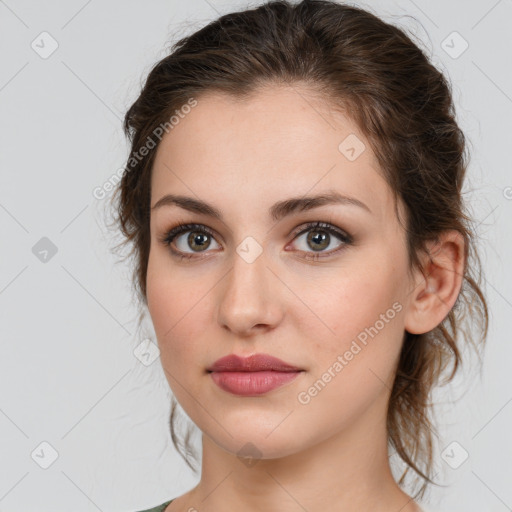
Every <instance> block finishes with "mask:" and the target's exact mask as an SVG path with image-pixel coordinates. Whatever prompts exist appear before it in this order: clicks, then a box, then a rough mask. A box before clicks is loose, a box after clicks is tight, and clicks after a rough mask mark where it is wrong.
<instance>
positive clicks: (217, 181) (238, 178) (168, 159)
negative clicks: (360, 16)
mask: <svg viewBox="0 0 512 512" xmlns="http://www.w3.org/2000/svg"><path fill="white" fill-rule="evenodd" d="M196 99H197V102H198V103H197V106H195V107H194V108H193V109H191V110H190V112H189V113H188V114H187V115H185V116H183V118H182V119H180V121H179V123H178V124H176V125H175V126H174V127H173V129H172V130H170V131H169V133H167V134H166V135H165V136H164V137H163V138H162V141H161V142H160V144H159V147H158V150H157V154H156V158H155V161H154V165H153V171H152V180H151V198H152V199H151V204H152V205H154V204H155V202H156V201H157V200H158V199H159V197H160V196H162V195H164V194H166V193H175V194H186V195H189V196H196V197H198V198H201V199H205V200H209V201H210V202H215V204H218V205H219V206H221V205H224V204H230V205H231V204H232V205H236V204H238V206H240V207H242V208H243V207H244V206H245V207H247V206H248V205H250V204H254V205H261V208H262V209H263V208H264V206H263V204H264V203H268V204H271V203H273V202H275V201H277V200H279V199H282V198H283V197H289V196H297V195H301V194H302V195H306V194H309V193H320V192H323V191H325V190H327V189H329V190H337V191H339V192H340V193H342V194H345V195H350V196H354V197H356V198H358V199H360V200H361V201H363V202H365V203H366V204H368V203H371V204H373V205H374V208H376V209H377V210H381V212H380V213H383V212H384V210H385V209H386V208H388V207H389V204H388V203H389V201H390V199H391V193H390V191H389V190H388V186H387V184H386V182H385V181H384V179H383V178H382V176H381V173H380V171H379V167H378V164H377V162H376V159H375V155H374V153H373V152H372V150H371V148H370V145H369V143H368V142H367V140H366V139H365V137H364V136H363V134H362V133H361V131H360V129H359V127H358V126H357V124H356V123H355V122H354V121H352V120H351V119H350V118H349V117H348V116H346V115H345V114H343V113H342V112H340V111H339V110H338V109H334V108H333V106H332V105H330V104H329V103H327V102H325V101H322V100H321V99H320V98H319V96H318V93H314V92H312V91H311V90H308V89H306V88H299V87H296V86H278V87H266V88H263V89H260V90H258V91H257V92H255V93H253V94H252V95H251V96H250V97H248V98H243V99H241V98H236V97H234V96H232V95H227V94H223V93H219V92H210V93H207V94H203V95H201V96H199V97H197V98H196ZM354 157H355V158H354ZM372 209H373V208H372Z"/></svg>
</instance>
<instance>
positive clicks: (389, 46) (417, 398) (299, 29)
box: [114, 0, 489, 496]
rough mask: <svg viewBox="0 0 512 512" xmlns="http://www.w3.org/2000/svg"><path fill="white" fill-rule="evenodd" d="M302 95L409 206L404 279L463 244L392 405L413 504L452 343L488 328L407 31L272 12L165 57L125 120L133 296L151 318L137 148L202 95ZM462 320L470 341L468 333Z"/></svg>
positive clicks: (424, 65)
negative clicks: (315, 96) (355, 140)
mask: <svg viewBox="0 0 512 512" xmlns="http://www.w3.org/2000/svg"><path fill="white" fill-rule="evenodd" d="M299 83H301V84H305V85H308V86H309V87H310V88H311V90H315V91H317V92H319V93H320V94H321V95H322V97H323V98H324V99H325V101H326V102H329V103H331V104H332V105H334V104H336V105H337V106H339V107H340V108H343V109H344V110H345V112H347V113H348V114H349V115H350V116H351V118H352V119H354V121H355V122H357V124H358V125H359V127H360V128H361V130H362V133H364V135H365V136H366V137H367V139H368V141H369V143H370V145H371V147H372V149H373V151H374V153H375V155H376V157H377V159H378V162H379V164H380V166H381V169H382V172H383V175H384V177H385V179H386V181H387V182H388V184H389V186H390V188H391V189H392V191H393V193H394V195H395V199H397V198H399V199H400V200H401V202H402V203H403V205H404V206H405V209H404V211H405V213H406V215H405V217H406V218H405V221H404V222H402V221H401V222H402V223H403V225H404V229H405V230H406V233H407V242H408V252H409V260H410V268H411V269H412V268H413V267H415V266H416V267H418V268H419V267H420V259H419V255H420V252H421V251H425V250H426V249H425V247H426V245H425V244H426V242H428V241H431V240H436V239H437V237H438V235H439V234H440V233H441V232H443V231H445V230H457V231H458V232H459V233H461V235H462V236H463V238H464V240H465V242H466V245H465V252H466V254H465V256H466V262H465V269H464V274H463V278H464V279H463V285H462V289H461V292H460V294H459V296H458V298H457V301H456V303H455V306H454V307H453V308H452V310H451V311H450V313H449V314H448V315H447V317H446V318H445V319H444V320H443V322H442V323H441V324H440V325H438V326H437V327H436V328H435V329H433V330H432V331H430V332H428V333H426V334H422V335H413V334H410V333H405V342H404V343H403V347H402V352H401V356H400V360H399V364H398V368H397V373H396V379H395V381H394V385H393V389H392V392H391V396H390V402H389V408H388V416H387V427H388V435H389V438H388V440H389V446H390V447H392V448H394V449H395V450H396V452H397V454H398V455H399V456H400V458H401V459H402V461H403V462H404V463H405V465H406V469H405V471H404V472H403V473H402V475H401V478H400V480H399V484H400V485H401V484H402V483H403V482H404V478H405V476H406V474H407V472H408V470H409V469H410V468H412V469H413V470H414V471H415V472H416V474H417V476H418V475H419V476H420V477H422V478H423V479H424V480H423V483H422V486H421V488H420V491H419V493H418V494H417V495H419V496H422V495H423V494H424V491H425V489H426V487H427V485H428V483H434V482H433V480H432V472H433V446H434V445H433V437H432V434H433V433H434V430H433V425H432V422H431V420H430V418H429V407H430V404H429V397H430V393H431V390H432V389H433V387H434V386H435V385H436V384H439V383H440V381H441V377H442V376H443V374H444V373H445V370H446V368H447V367H448V365H449V363H452V365H453V369H452V371H451V373H450V374H449V375H447V378H446V381H445V382H449V381H450V380H452V379H453V377H454V375H455V373H456V371H457V369H458V367H459V365H460V364H461V362H462V360H461V353H460V349H461V346H460V345H459V343H460V342H459V339H460V335H461V332H462V333H463V334H464V336H463V340H462V342H463V343H466V342H467V343H469V344H471V345H472V346H473V347H474V348H476V349H479V348H481V347H483V345H484V341H485V339H486V336H487V330H488V321H489V320H488V311H487V305H486V300H485V298H484V295H483V293H482V290H481V288H480V286H481V285H480V283H481V263H480V258H479V256H478V253H477V251H476V247H475V241H474V238H475V234H474V230H473V229H472V227H471V225H472V223H471V219H470V217H469V216H468V215H467V214H466V213H465V207H464V204H463V200H462V185H463V180H464V176H465V172H466V168H467V149H466V144H465V137H464V135H463V133H462V131H461V130H460V129H459V127H458V125H457V122H456V120H455V109H454V105H453V102H452V96H451V89H450V85H449V84H448V82H447V80H446V78H445V77H444V76H443V74H442V73H441V72H440V71H438V70H437V69H436V68H435V67H434V66H433V65H432V64H431V63H430V61H429V59H428V58H427V56H426V55H425V54H424V52H423V51H422V50H420V48H419V47H418V46H417V45H416V44H415V43H413V41H412V40H411V38H410V37H409V36H407V35H406V34H405V32H404V31H403V30H401V29H399V28H397V27H395V26H393V25H391V24H388V23H386V22H384V21H383V20H381V19H380V18H379V17H377V16H375V15H374V14H372V13H370V12H368V11H366V10H363V9H360V8H356V7H353V6H347V5H342V4H338V3H336V2H333V1H326V0H310V1H306V0H304V1H301V2H299V3H297V4H292V3H290V2H287V1H272V2H268V3H266V4H264V5H261V6H259V7H257V8H254V9H250V10H244V11H241V12H235V13H230V14H226V15H224V16H221V17H220V18H219V19H217V20H215V21H213V22H211V23H209V24H208V25H206V26H205V27H203V28H202V29H200V30H198V31H197V32H195V33H193V34H192V35H190V36H188V37H185V38H183V39H181V40H180V41H178V42H177V43H176V44H174V46H173V47H172V48H171V52H170V54H169V55H168V56H166V57H165V58H163V59H162V60H161V61H159V62H158V63H157V64H156V65H155V66H154V67H153V68H152V70H151V71H150V73H149V75H148V77H147V80H146V82H145V84H144V86H143V89H142V91H141V93H140V95H139V97H138V98H137V100H136V101H135V102H134V103H133V105H132V106H131V107H130V108H129V110H128V112H127V113H126V117H125V120H124V129H125V133H126V135H127V137H128V138H129V140H130V141H131V153H130V157H129V159H128V164H127V166H126V170H125V172H124V174H123V177H122V180H121V182H120V185H119V187H118V189H116V192H115V194H114V200H115V201H117V202H116V215H117V219H116V223H117V224H118V225H119V226H120V229H121V231H122V234H123V236H124V237H125V239H124V241H123V244H128V243H129V244H130V246H131V252H130V256H134V263H135V265H134V275H133V278H134V285H135V287H136V291H137V293H138V296H139V299H140V300H141V301H142V303H144V304H147V301H146V271H147V265H148V255H149V246H150V230H149V219H150V217H149V215H150V214H149V211H150V184H151V169H152V163H153V160H154V156H155V153H156V150H157V147H158V142H157V143H156V145H155V144H153V146H155V147H153V148H152V149H150V150H149V151H146V153H147V154H146V155H145V156H144V157H141V156H140V154H139V150H140V148H142V147H144V146H145V145H146V147H149V145H148V141H149V140H152V141H153V142H154V137H155V136H156V134H158V133H160V132H159V131H158V127H159V126H165V127H166V131H168V129H167V128H169V119H170V118H171V116H172V115H173V113H176V111H177V110H179V109H180V108H181V107H182V106H183V105H186V104H187V102H189V101H190V99H191V98H198V97H199V96H200V94H201V93H203V92H207V91H220V92H224V93H228V94H230V95H233V96H237V97H247V96H248V95H249V94H250V93H251V92H254V91H256V90H257V89H258V88H259V87H260V86H265V85H272V84H289V85H294V84H299ZM160 131H161V130H160ZM157 138H158V136H157ZM135 157H136V158H135ZM397 215H398V210H397ZM470 320H472V321H473V324H472V325H474V326H475V327H478V328H479V332H478V334H474V333H473V334H472V333H471V329H467V330H464V328H463V324H464V323H465V322H469V321H470ZM477 353H478V350H477ZM175 407H176V404H175V403H173V404H172V408H171V417H170V427H171V436H172V440H173V443H174V445H175V447H176V448H177V450H178V451H179V452H180V453H181V455H182V456H183V457H184V459H185V461H186V462H187V463H188V464H189V465H190V462H189V461H188V460H187V457H186V455H183V453H182V452H181V450H180V447H179V445H178V440H177V438H176V435H175V432H174V423H173V420H174V414H175ZM189 435H190V432H188V433H187V438H186V439H185V449H186V451H187V453H188V454H190V453H191V452H190V451H189V446H188V438H189ZM191 467H192V466H191Z"/></svg>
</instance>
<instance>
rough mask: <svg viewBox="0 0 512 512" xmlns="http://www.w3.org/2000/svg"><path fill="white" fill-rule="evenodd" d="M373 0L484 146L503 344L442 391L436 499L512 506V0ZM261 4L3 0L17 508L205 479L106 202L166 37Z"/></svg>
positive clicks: (69, 506) (6, 490) (111, 502)
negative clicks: (182, 448)
mask: <svg viewBox="0 0 512 512" xmlns="http://www.w3.org/2000/svg"><path fill="white" fill-rule="evenodd" d="M258 3H259V2H253V3H252V5H256V4H258ZM357 4H358V5H361V6H363V7H371V8H372V9H373V10H374V12H376V13H377V14H379V15H381V16H382V17H383V18H384V19H385V20H386V21H390V22H393V23H397V24H399V25H401V26H402V27H409V28H410V30H411V31H412V32H413V33H414V34H416V36H417V37H418V38H419V39H421V40H422V41H423V42H424V45H425V47H426V48H427V51H428V53H429V54H430V55H432V58H433V60H434V63H435V64H436V65H437V66H438V67H440V68H441V69H442V70H443V71H444V72H445V73H447V74H448V75H449V78H450V80H451V82H452V84H453V91H454V96H455V100H456V103H457V107H458V116H459V121H460V124H461V126H462V128H463V129H464V130H465V132H466V134H467V136H468V138H469V142H470V150H471V151H472V161H471V165H470V169H469V180H468V182H467V183H466V194H467V198H468V201H469V202H470V204H471V205H472V211H473V213H474V216H475V217H476V219H477V220H478V222H479V225H478V235H479V239H480V247H481V251H482V256H483V262H484V270H485V273H486V284H485V290H486V292H487V296H488V300H489V304H490V309H491V326H490V335H489V343H488V348H487V352H486V357H485V360H484V366H483V372H482V374H481V375H480V374H479V373H478V371H475V370H472V371H470V369H469V368H468V370H467V371H466V372H465V373H463V374H461V375H460V377H458V378H457V379H456V381H455V382H454V383H453V384H452V385H451V386H449V387H448V388H445V389H443V390H440V391H439V392H438V393H437V395H436V399H437V400H438V401H439V402H440V406H439V408H438V411H439V412H438V415H439V420H440V433H441V438H440V439H439V448H438V449H437V450H436V456H437V462H436V467H437V470H438V479H440V480H441V481H442V482H443V483H445V484H446V485H447V487H446V488H438V489H433V490H432V492H431V493H430V494H429V500H430V502H431V503H432V504H433V505H434V506H436V505H437V506H439V507H440V508H442V510H444V511H445V512H448V511H450V512H468V511H479V512H482V511H491V512H504V511H506V510H512V487H511V486H510V482H511V481H512V470H511V464H510V461H511V460H512V446H511V441H510V434H509V432H510V430H511V426H512V404H511V403H510V402H511V401H512V378H511V373H510V369H509V368H510V361H511V360H512V344H511V343H510V336H509V326H508V320H507V318H510V317H511V314H512V277H511V275H510V272H507V271H506V263H507V261H509V260H510V257H511V256H512V240H511V236H510V219H511V214H512V188H511V187H512V175H511V173H510V156H509V151H510V142H511V137H510V136H511V134H512V129H511V128H512V122H511V118H512V72H511V65H512V59H511V48H512V37H511V35H510V34H511V33H510V23H511V21H512V2H511V1H510V0H500V1H496V0H485V1H477V0H472V1H470V2H464V1H462V0H459V1H452V2H446V1H444V0H443V1H441V0H436V1H429V2H427V1H425V0H415V1H411V0H401V1H391V0H381V1H378V2H372V3H371V5H370V3H361V2H358V3H357ZM247 5H248V4H247V3H246V2H242V1H231V2H227V1H224V2H221V1H214V0H208V1H207V0H189V1H188V2H186V3H185V2H178V1H163V0H151V1H147V2H141V1H139V2H135V1H133V0H131V1H126V0H125V1H121V0H108V1H103V2H100V1H99V0H89V1H84V0H73V1H67V2H63V1H60V2H58V1H56V0H53V1H46V2H34V1H31V2H29V1H24V0H6V1H0V42H1V48H2V53H1V56H2V62H1V66H0V109H1V111H0V144H1V151H0V169H1V186H0V223H1V224H0V226H1V244H2V249H3V250H2V251H1V256H0V258H1V259H0V261H1V263H0V314H1V319H0V328H1V338H0V339H1V356H0V510H1V511H7V510H9V511H13V512H16V511H22V510H23V511H27V510H37V511H40V512H45V511H52V512H56V511H67V512H68V511H72V510H76V511H96V510H102V511H107V510H108V511H111V512H115V511H130V510H131V511H133V510H140V509H141V508H145V507H149V506H153V505H157V504H158V503H161V502H163V501H165V500H167V499H170V498H172V497H175V496H178V495H180V494H182V493H183V492H185V491H186V490H188V489H189V488H191V487H192V486H193V485H195V483H196V481H197V477H196V476H194V475H193V474H192V472H191V471H190V470H189V469H188V467H187V466H186V465H185V463H184V462H183V461H182V459H181V458H180V457H179V456H178V455H177V453H176V452H175V450H174V448H173V447H172V444H171V441H170V436H169V434H168V430H167V416H168V412H169V393H170V392H169V390H168V385H167V382H166V381H165V378H164V376H163V372H162V369H161V366H160V360H159V359H158V358H156V359H155V360H154V362H153V363H152V364H147V363H143V362H141V361H140V360H139V358H137V357H136V354H137V353H138V352H136V353H135V354H134V350H135V351H136V350H137V347H138V346H139V345H140V343H141V342H142V340H143V339H145V338H147V337H150V336H151V326H150V325H149V326H147V325H146V327H145V329H146V330H147V334H144V332H142V331H138V330H137V325H136V321H135V320H136V314H137V311H136V309H135V305H134V303H133V302H132V298H131V295H130V293H131V292H130V283H129V277H130V272H129V269H128V268H127V266H126V265H124V264H122V263H121V264H117V263H116V259H115V257H114V256H113V255H112V254H111V253H110V247H111V246H112V245H113V243H114V242H115V240H114V239H113V236H114V235H113V233H112V232H111V231H109V230H108V229H107V228H106V227H105V221H104V212H103V210H104V208H105V204H106V199H103V200H98V199H96V198H95V197H94V196H93V190H94V189H95V188H96V187H98V186H102V185H103V184H104V183H106V182H107V180H109V178H111V177H112V175H114V174H115V173H116V171H117V169H119V168H120V167H121V166H123V165H124V159H125V157H126V155H127V152H128V147H127V144H126V142H125V140H124V137H123V134H122V130H121V120H122V116H123V113H124V111H125V110H126V108H127V107H128V106H129V105H130V103H131V102H132V101H133V100H134V99H135V98H136V96H137V94H138V91H139V87H140V84H141V80H142V78H143V77H145V75H146V73H147V72H148V71H149V69H150V67H151V65H152V64H153V63H154V62H156V61H157V60H158V59H160V58H162V57H163V56H164V54H165V47H166V46H167V44H168V43H169V42H170V41H173V40H175V39H177V38H179V37H181V36H183V35H185V34H187V33H189V32H191V31H193V30H195V29H197V28H199V27H200V26H202V25H203V24H204V23H206V22H207V21H209V20H211V19H213V18H215V17H217V16H218V15H220V14H224V13H226V12H229V11H230V10H232V9H238V8H243V7H245V6H247ZM409 15H412V16H414V18H416V20H417V21H415V20H414V19H412V18H411V17H410V16H409ZM454 31H456V32H458V33H459V34H460V36H461V37H462V38H463V39H461V38H459V36H457V35H455V36H454V35H453V34H452V33H453V32H454ZM42 32H48V33H49V34H50V36H47V35H43V36H41V35H40V34H41V33H42ZM454 37H455V39H454ZM53 41H56V43H54V42H53ZM443 41H445V43H443ZM464 41H467V43H468V45H469V46H468V48H467V49H466V51H464V52H463V53H461V54H460V55H457V54H458V53H460V51H461V50H462V49H463V45H464ZM52 44H58V48H57V49H56V50H55V51H54V53H52V54H51V55H49V56H48V55H46V54H45V52H49V51H50V50H51V49H52V46H51V45H52ZM447 45H449V47H451V48H448V47H447ZM33 46H35V48H33ZM36 49H37V50H36ZM445 49H446V50H447V51H445ZM450 53H451V55H450ZM43 57H46V58H43ZM454 57H456V58H454ZM44 237H46V238H44ZM41 239H43V240H41ZM52 248H53V250H54V251H55V249H56V251H57V252H56V253H55V254H53V253H52ZM45 250H46V251H48V252H46V253H45V252H44V251H45ZM139 350H140V349H139ZM156 356H157V354H156ZM452 402H455V403H452ZM197 439H198V438H196V441H197ZM452 442H456V443H457V444H456V445H452V446H451V448H450V450H451V449H452V448H454V451H450V454H451V456H452V459H453V458H454V457H455V459H457V458H459V459H460V457H461V456H462V455H463V454H464V452H463V451H462V450H465V451H466V452H467V453H468V455H469V458H468V459H467V460H466V461H465V462H464V463H463V464H462V465H460V467H458V468H457V469H453V468H452V467H451V466H450V465H449V464H448V463H447V462H445V459H446V457H445V459H443V457H442V456H441V452H442V450H444V449H445V448H446V447H447V446H448V445H450V443H452ZM42 443H43V444H42ZM55 457H56V460H54V461H53V459H54V458H55ZM45 465H46V466H48V467H47V469H44V468H43V467H44V466H45ZM452 465H453V463H452Z"/></svg>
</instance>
